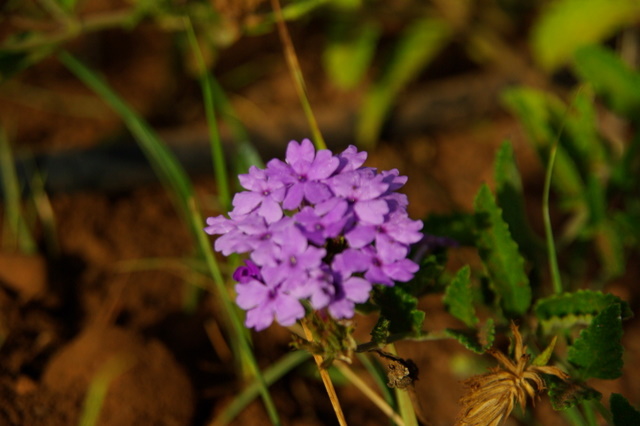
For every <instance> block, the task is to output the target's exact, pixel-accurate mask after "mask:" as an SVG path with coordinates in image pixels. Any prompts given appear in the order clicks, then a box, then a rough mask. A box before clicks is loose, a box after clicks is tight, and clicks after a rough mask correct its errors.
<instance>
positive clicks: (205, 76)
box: [184, 18, 231, 210]
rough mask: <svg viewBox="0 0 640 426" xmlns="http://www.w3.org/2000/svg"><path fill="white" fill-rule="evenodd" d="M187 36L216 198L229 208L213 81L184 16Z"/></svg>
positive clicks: (190, 26) (227, 186)
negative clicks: (194, 69)
mask: <svg viewBox="0 0 640 426" xmlns="http://www.w3.org/2000/svg"><path fill="white" fill-rule="evenodd" d="M184 20H185V25H186V31H187V38H188V39H189V44H190V45H191V50H192V51H193V56H194V57H195V60H196V63H197V66H198V68H199V71H198V72H199V74H200V77H199V80H200V87H201V89H202V99H203V101H204V110H205V115H206V117H207V125H208V127H209V141H210V143H211V157H212V159H213V172H214V174H215V177H216V183H217V188H218V200H219V202H220V205H221V206H222V207H223V209H224V210H231V194H230V190H229V180H228V179H227V164H226V161H225V159H224V152H223V150H222V141H221V140H220V133H219V132H218V123H217V121H216V114H215V108H214V104H213V99H214V96H213V83H212V81H211V76H210V74H209V72H208V70H207V66H206V65H205V62H204V58H203V56H202V51H201V50H200V45H199V44H198V39H197V38H196V33H195V31H194V30H193V25H192V24H191V20H190V19H189V18H185V19H184Z"/></svg>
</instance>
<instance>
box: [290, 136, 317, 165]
mask: <svg viewBox="0 0 640 426" xmlns="http://www.w3.org/2000/svg"><path fill="white" fill-rule="evenodd" d="M315 153H316V150H315V148H314V147H313V144H312V143H311V141H310V140H309V139H303V140H302V142H301V143H300V144H299V145H298V143H297V142H296V141H291V142H289V145H287V156H286V160H287V163H289V164H295V163H297V162H299V161H301V160H302V161H306V162H309V163H311V162H312V161H313V157H314V156H315Z"/></svg>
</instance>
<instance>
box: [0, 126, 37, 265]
mask: <svg viewBox="0 0 640 426" xmlns="http://www.w3.org/2000/svg"><path fill="white" fill-rule="evenodd" d="M0 178H1V179H2V190H3V194H4V200H3V201H4V206H5V227H6V228H5V229H7V230H8V231H9V232H10V234H11V235H12V236H13V237H14V238H15V241H12V242H4V243H5V244H7V245H10V246H12V247H11V249H13V248H15V247H17V248H18V250H19V251H20V252H21V253H24V254H34V253H35V252H36V251H37V246H36V243H35V240H34V239H33V236H32V235H31V232H30V231H29V227H28V226H27V221H26V220H25V218H24V216H23V214H22V203H21V201H22V198H21V196H20V184H19V183H18V174H17V172H16V168H15V164H14V162H13V154H12V152H11V146H10V144H9V139H8V138H7V134H6V132H5V130H4V129H3V128H0Z"/></svg>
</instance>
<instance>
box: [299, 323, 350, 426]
mask: <svg viewBox="0 0 640 426" xmlns="http://www.w3.org/2000/svg"><path fill="white" fill-rule="evenodd" d="M301 323H302V329H303V330H304V335H305V336H306V338H307V340H308V341H310V342H313V340H314V339H313V333H312V332H311V330H309V327H307V323H306V321H305V320H302V321H301ZM313 359H314V360H315V362H316V365H317V366H318V371H319V372H320V377H321V378H322V383H324V387H325V389H326V390H327V394H328V395H329V399H330V400H331V405H332V406H333V411H335V413H336V417H337V418H338V423H340V426H346V425H347V421H346V420H345V418H344V413H343V412H342V407H341V406H340V401H338V395H337V394H336V390H335V388H334V387H333V382H332V381H331V377H329V373H328V372H327V369H326V368H325V367H324V366H323V365H322V364H323V362H324V360H323V359H322V356H321V355H315V354H313Z"/></svg>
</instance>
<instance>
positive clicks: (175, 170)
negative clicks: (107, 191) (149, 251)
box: [58, 52, 280, 424]
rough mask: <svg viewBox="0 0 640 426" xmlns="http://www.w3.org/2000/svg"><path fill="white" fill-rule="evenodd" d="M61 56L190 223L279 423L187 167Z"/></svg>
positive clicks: (89, 74) (91, 76)
mask: <svg viewBox="0 0 640 426" xmlns="http://www.w3.org/2000/svg"><path fill="white" fill-rule="evenodd" d="M58 57H59V59H60V61H61V62H62V63H63V64H64V65H65V66H66V67H67V68H68V69H69V70H70V71H71V72H73V73H74V74H75V75H76V76H77V77H78V78H79V79H80V80H81V81H82V82H84V83H85V84H86V85H87V86H88V87H90V88H91V89H92V90H94V91H95V92H96V93H97V94H98V95H99V96H100V97H101V98H102V99H103V100H104V101H105V102H107V103H108V104H109V105H111V107H112V108H113V109H114V110H115V111H116V112H117V113H118V114H119V115H120V116H121V118H122V120H123V121H124V122H125V124H126V125H127V127H128V128H129V131H130V132H131V133H132V134H133V136H134V137H135V139H136V141H137V142H138V144H139V145H140V147H141V149H142V150H143V152H144V153H145V155H146V156H147V158H148V160H149V162H150V163H151V165H152V166H153V168H154V169H155V171H156V173H157V175H158V178H159V179H160V180H161V182H162V183H163V184H164V185H165V187H166V188H167V189H168V190H169V193H170V194H171V195H172V196H173V199H174V203H175V204H176V207H177V209H178V211H179V212H180V213H181V215H182V217H183V219H184V220H185V222H186V223H187V225H188V228H189V230H190V232H191V234H192V237H193V238H194V240H195V242H196V247H197V250H198V254H199V255H200V256H201V257H202V258H204V260H205V262H206V265H207V268H208V270H209V273H210V275H211V276H212V277H213V282H214V284H215V288H214V290H215V293H216V296H217V300H219V301H220V303H221V307H222V309H223V311H224V313H225V315H226V317H227V318H228V320H229V323H228V324H227V326H228V327H229V330H228V336H235V339H234V340H235V341H236V342H237V343H238V346H239V347H240V349H241V352H240V353H239V354H237V355H238V356H239V357H243V358H244V359H245V360H246V361H247V362H248V364H249V366H250V368H251V370H252V373H253V374H254V375H255V376H256V379H257V380H258V381H259V382H260V383H261V390H260V393H261V395H262V398H263V401H264V403H265V406H266V408H267V412H268V413H269V417H270V419H271V421H272V423H274V424H280V420H279V418H278V414H277V412H276V409H275V405H274V404H273V400H272V399H271V396H270V395H269V391H268V390H267V387H266V384H265V382H264V378H263V377H262V375H261V373H260V370H259V369H258V365H257V362H256V359H255V356H254V355H253V352H252V350H251V348H250V344H249V341H248V338H247V337H248V335H247V332H246V328H245V327H244V325H243V324H242V322H241V320H240V318H239V315H238V311H237V310H236V309H235V308H234V306H233V304H232V302H231V300H230V298H229V293H228V291H227V288H226V286H225V282H224V279H223V277H222V273H221V272H220V268H219V266H218V264H217V261H216V259H215V257H214V255H213V252H212V250H211V245H210V243H209V240H208V238H207V236H206V234H205V233H204V231H203V228H204V221H203V220H202V216H201V215H200V211H199V209H198V207H197V205H196V200H195V197H194V191H193V187H192V186H191V182H190V181H189V178H188V177H187V174H186V173H185V171H184V169H183V168H182V166H181V165H180V164H179V163H178V162H177V160H176V159H175V157H174V156H173V155H172V154H171V152H170V151H169V149H168V148H167V147H166V146H165V145H164V144H163V143H162V141H161V140H160V139H159V138H158V136H157V135H156V134H155V132H154V131H153V130H152V129H151V128H150V127H149V126H148V125H147V123H146V122H144V121H143V120H142V118H140V117H139V116H138V114H136V112H135V111H133V110H132V109H131V108H130V107H129V106H128V105H127V104H126V103H125V102H124V101H123V100H122V99H120V97H119V96H118V95H117V94H116V93H114V92H113V91H112V90H111V89H110V88H109V87H108V86H107V84H106V83H105V82H104V81H103V80H102V79H100V78H99V77H98V76H97V75H96V74H95V73H94V72H93V71H91V70H90V69H89V68H87V67H86V66H85V65H84V64H82V63H81V62H80V61H78V60H77V59H76V58H74V57H73V56H71V55H70V54H69V53H67V52H61V53H60V54H59V56H58Z"/></svg>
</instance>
